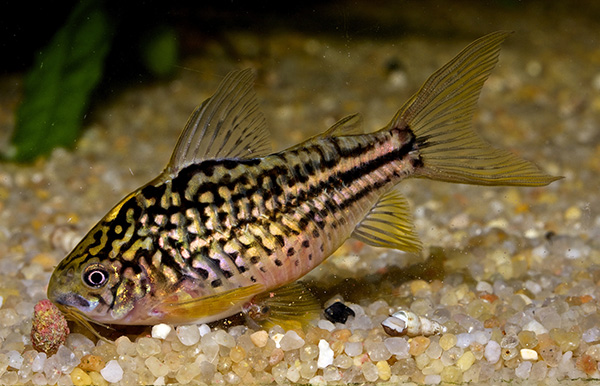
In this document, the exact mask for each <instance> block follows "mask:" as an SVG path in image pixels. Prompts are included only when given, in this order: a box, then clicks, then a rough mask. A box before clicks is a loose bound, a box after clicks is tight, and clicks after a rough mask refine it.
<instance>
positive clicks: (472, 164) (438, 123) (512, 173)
mask: <svg viewBox="0 0 600 386" xmlns="http://www.w3.org/2000/svg"><path fill="white" fill-rule="evenodd" d="M509 34H510V32H505V31H499V32H493V33H491V34H489V35H486V36H484V37H482V38H480V39H478V40H476V41H474V42H473V43H471V44H470V45H469V46H467V47H466V48H465V49H464V50H463V51H462V52H460V53H459V54H458V55H457V56H456V57H455V58H454V59H452V60H451V61H450V62H449V63H448V64H446V65H445V66H443V67H442V68H440V69H439V70H437V71H436V72H435V73H434V74H433V75H432V76H431V77H429V79H427V81H426V82H425V84H424V85H423V87H421V89H420V90H419V92H417V93H416V94H415V95H414V96H413V97H412V98H410V99H409V101H408V102H406V104H405V105H404V106H403V107H402V108H401V109H400V110H399V111H398V113H397V114H396V116H395V117H394V118H393V119H392V121H391V122H390V124H389V126H388V127H387V128H388V129H392V128H410V129H411V130H412V131H413V133H414V134H415V136H416V141H417V145H418V149H419V154H420V155H421V159H422V161H423V167H422V168H419V170H418V172H417V176H418V177H425V178H430V179H436V180H442V181H449V182H459V183H465V184H476V185H519V186H542V185H547V184H549V183H551V182H552V181H555V180H558V179H560V178H562V177H554V176H550V175H547V174H545V173H543V172H542V171H540V170H539V169H538V168H537V167H536V166H535V165H534V164H533V163H531V162H529V161H525V160H523V159H521V158H519V157H517V156H515V155H514V154H512V153H510V152H509V151H506V150H501V149H495V148H493V147H492V146H490V145H489V144H487V143H486V142H484V141H483V140H482V139H481V138H479V137H478V136H477V134H476V133H475V132H474V131H473V129H472V127H471V121H472V119H473V112H474V111H475V107H476V104H477V99H478V98H479V93H480V91H481V88H482V86H483V83H484V82H485V80H486V79H487V78H488V76H489V74H490V72H491V70H492V69H493V68H494V66H495V64H496V62H497V61H498V53H499V51H500V44H501V43H502V42H503V41H504V39H506V37H507V36H508V35H509Z"/></svg>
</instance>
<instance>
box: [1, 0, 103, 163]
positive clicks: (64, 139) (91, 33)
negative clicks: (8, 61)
mask: <svg viewBox="0 0 600 386" xmlns="http://www.w3.org/2000/svg"><path fill="white" fill-rule="evenodd" d="M102 4H103V3H102V1H83V2H80V3H79V4H78V5H77V6H76V7H75V8H74V9H73V11H72V13H71V15H70V16H69V18H68V20H67V22H66V23H65V25H64V26H63V27H62V28H61V29H60V30H59V31H58V32H57V33H56V35H54V37H53V38H52V39H51V41H50V43H49V44H48V45H47V46H46V47H45V48H44V49H43V50H42V51H41V52H40V53H39V54H38V55H37V57H36V59H35V62H34V66H33V68H32V69H31V70H30V71H29V72H28V73H27V74H26V76H25V80H24V97H23V101H22V103H21V105H20V106H19V108H18V110H17V116H16V126H15V131H14V133H13V136H12V138H11V147H10V149H9V150H8V151H7V152H6V153H5V154H4V157H5V158H7V159H9V160H14V161H18V162H27V161H32V160H34V159H35V158H37V157H38V156H40V155H44V154H48V153H49V152H50V151H51V150H52V149H53V148H55V147H60V146H65V147H70V146H72V145H73V144H74V142H75V140H76V138H77V136H78V134H79V130H80V127H81V123H82V121H83V118H84V116H85V114H86V111H87V106H88V104H89V101H90V97H91V95H92V92H93V90H94V89H95V87H96V85H97V84H98V82H99V81H100V79H101V77H102V73H103V67H104V62H105V58H106V55H107V53H108V52H109V49H110V46H111V40H112V30H113V29H112V25H111V23H110V20H109V17H108V15H107V14H106V11H105V10H104V8H103V5H102Z"/></svg>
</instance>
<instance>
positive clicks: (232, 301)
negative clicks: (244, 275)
mask: <svg viewBox="0 0 600 386" xmlns="http://www.w3.org/2000/svg"><path fill="white" fill-rule="evenodd" d="M264 290H265V288H264V286H263V285H262V284H253V285H251V286H248V287H240V288H235V289H232V290H229V291H225V292H222V293H219V294H216V295H212V296H206V297H200V298H187V299H186V298H182V297H177V296H173V297H172V298H168V299H166V300H165V301H164V302H163V303H162V304H161V305H159V306H158V307H156V308H155V309H154V311H155V312H156V313H157V314H160V315H163V318H164V319H165V321H169V322H186V321H188V322H192V321H196V320H202V321H205V322H209V321H214V320H218V319H221V318H225V317H227V316H230V315H232V314H234V313H235V312H239V311H240V310H241V306H242V305H243V304H244V303H245V302H247V301H248V300H249V299H251V298H252V297H253V296H255V295H257V294H259V293H261V292H264ZM236 307H237V309H236ZM229 311H232V312H231V313H230V314H229V315H227V313H228V312H229Z"/></svg>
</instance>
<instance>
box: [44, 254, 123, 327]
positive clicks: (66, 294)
mask: <svg viewBox="0 0 600 386" xmlns="http://www.w3.org/2000/svg"><path fill="white" fill-rule="evenodd" d="M74 252H75V251H74ZM87 257H88V256H78V255H75V254H74V253H71V254H70V255H69V256H67V257H66V258H65V259H64V260H63V261H62V262H61V263H60V264H59V265H58V266H57V267H56V269H55V270H54V272H53V273H52V276H51V277H50V282H49V284H48V299H50V301H52V302H53V303H54V304H56V305H57V306H58V307H59V308H60V309H61V310H62V311H63V312H65V313H67V314H69V313H77V314H81V315H83V316H85V318H86V319H89V320H92V321H102V322H111V321H110V320H107V319H109V318H108V317H109V315H110V305H111V304H112V300H113V295H112V293H111V287H112V286H114V285H115V284H117V283H118V275H117V271H116V270H115V267H114V264H111V263H110V262H109V261H107V260H101V259H99V258H98V257H93V258H91V259H87Z"/></svg>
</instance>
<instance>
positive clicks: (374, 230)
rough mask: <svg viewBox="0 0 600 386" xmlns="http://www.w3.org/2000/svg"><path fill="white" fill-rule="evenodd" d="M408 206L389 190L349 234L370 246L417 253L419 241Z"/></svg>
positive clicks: (403, 199)
mask: <svg viewBox="0 0 600 386" xmlns="http://www.w3.org/2000/svg"><path fill="white" fill-rule="evenodd" d="M409 209H410V208H409V205H408V202H407V201H406V199H405V198H404V197H403V196H402V195H401V194H400V193H398V192H397V191H396V190H391V191H389V192H388V193H386V194H384V195H383V196H381V197H380V199H379V201H377V203H376V204H375V206H373V208H372V209H371V211H369V213H367V215H366V216H365V218H364V219H363V220H362V221H361V222H360V223H358V225H357V226H356V228H355V229H354V232H353V233H352V237H353V238H355V239H357V240H360V241H362V242H364V243H365V244H368V245H371V246H374V247H382V248H393V249H399V250H401V251H406V252H413V253H418V252H420V251H421V249H422V245H421V241H419V236H418V235H417V232H416V230H415V228H414V224H413V220H412V216H411V214H410V210H409Z"/></svg>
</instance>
